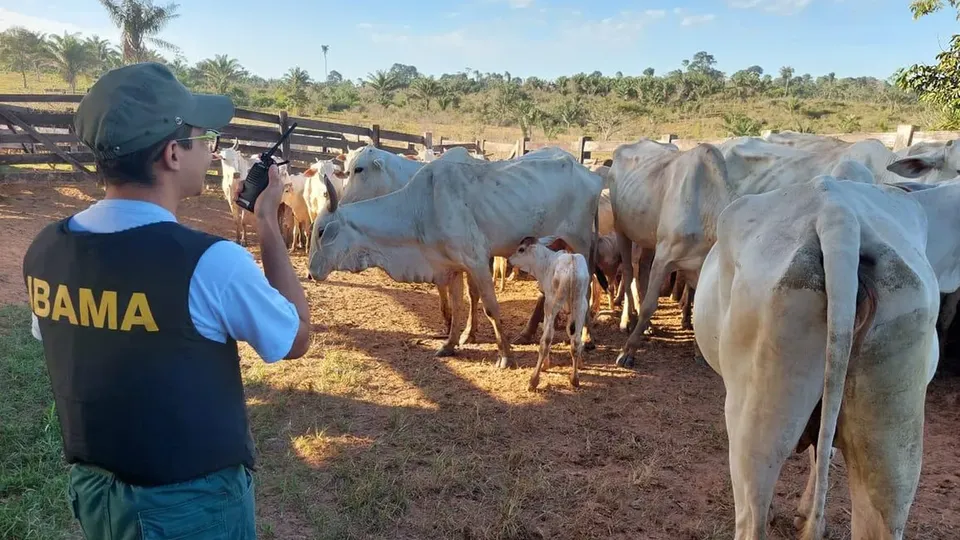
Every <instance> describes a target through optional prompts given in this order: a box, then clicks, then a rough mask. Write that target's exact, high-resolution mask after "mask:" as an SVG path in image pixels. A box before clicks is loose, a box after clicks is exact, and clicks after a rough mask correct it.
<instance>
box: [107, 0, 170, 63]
mask: <svg viewBox="0 0 960 540" xmlns="http://www.w3.org/2000/svg"><path fill="white" fill-rule="evenodd" d="M100 4H102V5H103V7H104V8H106V10H107V13H109V15H110V18H111V19H113V23H114V24H116V25H117V27H118V28H119V29H120V30H121V32H122V34H123V37H122V38H121V39H122V40H123V61H124V62H127V63H134V62H142V61H144V60H145V59H146V58H148V57H149V56H150V55H149V53H148V51H147V49H146V47H145V46H144V40H145V39H146V40H149V41H150V42H151V43H153V44H154V45H156V46H157V47H160V48H161V49H165V50H168V51H174V52H176V51H178V49H177V47H176V46H175V45H173V44H172V43H170V42H168V41H164V40H162V39H159V38H156V37H153V36H155V35H156V34H158V33H160V31H161V30H163V28H164V27H165V26H166V25H167V23H168V22H170V20H172V19H175V18H177V17H179V14H177V8H179V7H180V6H179V5H178V4H175V3H172V2H171V3H169V4H167V5H165V6H154V5H153V1H152V0H100Z"/></svg>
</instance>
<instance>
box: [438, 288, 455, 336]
mask: <svg viewBox="0 0 960 540" xmlns="http://www.w3.org/2000/svg"><path fill="white" fill-rule="evenodd" d="M437 295H438V296H439V297H440V315H441V316H442V317H443V335H444V336H449V335H450V325H451V323H452V321H451V318H452V315H451V313H450V286H449V285H448V284H444V285H437Z"/></svg>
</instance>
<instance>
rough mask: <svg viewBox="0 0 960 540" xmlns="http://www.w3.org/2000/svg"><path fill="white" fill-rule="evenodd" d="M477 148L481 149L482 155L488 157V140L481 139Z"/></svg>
mask: <svg viewBox="0 0 960 540" xmlns="http://www.w3.org/2000/svg"><path fill="white" fill-rule="evenodd" d="M477 148H479V149H480V153H481V154H483V155H484V156H486V155H487V140H486V139H480V140H479V141H477Z"/></svg>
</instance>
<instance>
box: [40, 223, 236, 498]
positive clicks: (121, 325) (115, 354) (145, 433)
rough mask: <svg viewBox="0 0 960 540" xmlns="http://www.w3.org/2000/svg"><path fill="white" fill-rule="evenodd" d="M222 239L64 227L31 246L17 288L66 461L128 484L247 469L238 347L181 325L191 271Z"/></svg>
mask: <svg viewBox="0 0 960 540" xmlns="http://www.w3.org/2000/svg"><path fill="white" fill-rule="evenodd" d="M68 219H69V218H68ZM220 240H223V239H222V238H218V237H215V236H211V235H208V234H205V233H202V232H198V231H194V230H191V229H189V228H186V227H184V226H182V225H179V224H177V223H173V222H161V223H154V224H150V225H145V226H142V227H137V228H133V229H127V230H124V231H120V232H116V233H108V234H93V233H86V232H74V231H70V230H68V228H67V219H65V220H62V221H59V222H56V223H52V224H50V225H48V226H47V227H46V228H44V229H43V230H42V231H41V232H40V234H38V235H37V237H36V238H35V239H34V241H33V243H32V244H31V245H30V248H29V249H28V250H27V254H26V256H25V257H24V261H23V274H24V281H25V282H26V284H27V289H28V291H29V295H30V305H31V308H32V310H33V312H34V313H35V314H36V315H37V318H38V321H39V325H40V333H41V336H42V338H43V350H44V354H45V356H46V363H47V370H48V372H49V375H50V380H51V382H52V386H53V395H54V399H55V402H56V407H57V415H58V417H59V420H60V428H61V431H62V434H63V446H64V453H65V457H66V460H67V461H68V462H69V463H86V464H91V465H96V466H99V467H102V468H104V469H107V470H109V471H111V472H113V473H114V474H115V475H116V476H117V477H118V478H120V479H121V480H123V481H125V482H128V483H131V484H135V485H161V484H170V483H175V482H182V481H185V480H189V479H192V478H196V477H198V476H202V475H205V474H208V473H211V472H213V471H216V470H219V469H222V468H224V467H228V466H235V465H239V464H241V463H242V464H245V465H247V466H248V467H251V468H252V467H253V466H254V450H253V441H252V438H251V436H250V431H249V427H248V424H247V415H246V404H245V401H244V393H243V383H242V381H241V378H240V365H239V360H240V358H239V356H238V354H237V343H236V341H234V340H233V339H229V338H228V341H227V343H218V342H215V341H212V340H209V339H206V338H204V337H203V336H201V335H200V334H199V333H198V332H197V330H196V328H195V327H194V325H193V322H192V320H191V318H190V310H189V300H188V297H189V289H190V278H191V276H192V274H193V270H194V268H195V267H196V265H197V261H198V260H199V259H200V256H201V255H203V253H204V251H206V250H207V248H208V247H210V246H211V245H212V244H213V243H215V242H217V241H220Z"/></svg>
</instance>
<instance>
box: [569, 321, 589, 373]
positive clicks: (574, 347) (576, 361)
mask: <svg viewBox="0 0 960 540" xmlns="http://www.w3.org/2000/svg"><path fill="white" fill-rule="evenodd" d="M580 311H583V312H584V313H580ZM580 320H583V321H584V324H585V325H586V326H590V325H591V323H590V321H591V317H590V313H589V310H588V309H587V304H583V303H575V304H574V309H573V310H572V311H571V313H570V322H569V323H568V324H567V335H568V336H569V338H570V361H571V362H570V363H571V365H572V366H573V372H572V373H571V374H570V386H573V387H574V388H578V387H579V386H580V374H579V369H580V368H582V367H583V349H584V342H583V339H582V336H581V335H580V333H581V330H582V329H580V328H577V324H576V321H580Z"/></svg>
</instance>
